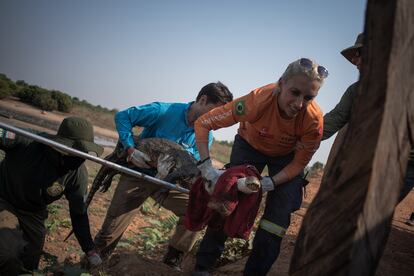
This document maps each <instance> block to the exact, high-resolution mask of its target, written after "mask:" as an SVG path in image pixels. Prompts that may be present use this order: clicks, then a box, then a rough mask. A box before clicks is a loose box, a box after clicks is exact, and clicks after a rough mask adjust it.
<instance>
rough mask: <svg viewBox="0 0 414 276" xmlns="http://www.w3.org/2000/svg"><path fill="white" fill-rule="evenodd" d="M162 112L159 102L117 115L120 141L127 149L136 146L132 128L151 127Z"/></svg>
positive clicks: (116, 122)
mask: <svg viewBox="0 0 414 276" xmlns="http://www.w3.org/2000/svg"><path fill="white" fill-rule="evenodd" d="M161 112H162V106H161V103H159V102H154V103H150V104H146V105H141V106H133V107H130V108H128V109H126V110H123V111H120V112H118V113H117V114H116V115H115V126H116V130H117V131H118V135H119V139H120V140H121V143H122V144H123V145H124V147H125V148H128V147H133V146H134V139H133V133H132V128H133V127H135V126H140V127H149V126H151V125H153V124H155V123H156V122H157V120H158V118H159V117H160V114H161Z"/></svg>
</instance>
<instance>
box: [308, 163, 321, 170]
mask: <svg viewBox="0 0 414 276" xmlns="http://www.w3.org/2000/svg"><path fill="white" fill-rule="evenodd" d="M310 170H311V171H318V170H323V163H321V162H319V161H316V162H315V163H313V165H312V167H311V168H310Z"/></svg>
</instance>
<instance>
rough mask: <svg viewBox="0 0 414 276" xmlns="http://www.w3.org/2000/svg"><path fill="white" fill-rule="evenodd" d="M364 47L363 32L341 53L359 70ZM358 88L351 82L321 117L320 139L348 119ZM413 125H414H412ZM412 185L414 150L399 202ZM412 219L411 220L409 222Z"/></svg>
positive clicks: (330, 133) (411, 153)
mask: <svg viewBox="0 0 414 276" xmlns="http://www.w3.org/2000/svg"><path fill="white" fill-rule="evenodd" d="M363 47H364V34H362V33H361V34H359V35H358V37H357V39H356V41H355V43H354V45H353V46H350V47H348V48H346V49H344V50H342V51H341V54H342V55H343V56H344V57H345V58H346V59H347V60H348V61H349V62H351V63H352V64H353V65H355V66H356V67H357V68H358V70H361V67H362V63H363V57H362V56H361V53H362V48H363ZM358 90H359V81H357V82H355V83H353V84H352V85H351V86H349V87H348V89H347V90H346V91H345V93H344V95H343V96H342V98H341V100H340V101H339V103H338V104H337V105H336V106H335V108H334V109H332V110H331V111H330V112H328V113H326V114H325V116H324V117H323V120H324V124H323V137H322V140H325V139H328V138H329V137H331V136H332V135H333V134H335V133H336V132H337V131H339V130H340V129H341V128H343V127H344V126H345V125H346V124H347V123H348V121H349V118H350V116H351V112H352V106H353V104H354V100H355V99H356V98H357V92H358ZM413 127H414V126H413ZM413 187H414V150H411V152H410V158H409V161H408V166H407V171H406V176H405V182H404V186H403V188H402V190H401V192H400V197H399V201H398V202H401V201H402V200H403V199H404V198H405V197H406V196H407V195H408V193H409V192H410V191H411V190H412V189H413ZM411 220H412V222H411ZM407 224H408V225H413V226H414V213H412V215H411V217H410V219H409V220H408V221H407Z"/></svg>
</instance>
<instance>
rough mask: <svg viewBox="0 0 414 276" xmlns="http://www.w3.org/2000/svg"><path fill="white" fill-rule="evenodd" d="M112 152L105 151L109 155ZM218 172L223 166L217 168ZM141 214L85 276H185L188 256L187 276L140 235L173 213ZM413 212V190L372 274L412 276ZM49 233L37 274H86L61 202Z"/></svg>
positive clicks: (288, 247) (101, 205) (97, 219)
mask: <svg viewBox="0 0 414 276" xmlns="http://www.w3.org/2000/svg"><path fill="white" fill-rule="evenodd" d="M3 106H8V107H10V106H14V107H15V108H16V109H18V110H20V111H21V112H26V113H27V112H29V113H30V114H32V115H33V116H34V117H47V119H49V120H57V121H61V120H62V119H63V118H64V116H65V115H64V114H54V113H51V112H47V113H42V112H41V111H40V110H38V109H36V108H33V107H30V106H27V105H25V104H23V103H19V102H17V103H16V102H15V101H11V102H10V101H4V100H1V101H0V109H1V108H2V107H3ZM0 120H1V121H5V122H8V123H11V124H15V125H18V126H20V127H32V128H38V129H40V130H44V129H41V128H39V127H38V126H34V125H31V124H25V123H22V122H17V121H15V120H12V119H11V120H10V119H5V118H2V117H0ZM95 130H96V132H97V133H99V134H100V135H103V136H105V135H107V137H111V138H113V137H116V133H114V132H113V131H110V130H106V129H101V128H95ZM110 151H111V149H110V148H106V149H105V153H106V154H107V153H109V152H110ZM216 166H217V167H220V166H221V164H219V163H216ZM87 167H88V170H89V173H90V178H89V182H90V184H91V183H92V180H93V177H94V175H95V174H96V172H97V170H98V169H99V166H98V165H97V164H93V163H92V162H89V161H87ZM319 183H320V176H319V177H318V176H317V177H316V178H313V179H311V183H310V184H309V185H308V188H307V197H306V198H305V199H304V202H303V204H302V207H301V209H300V210H298V211H297V212H295V213H294V214H293V215H292V223H291V225H290V227H289V229H288V232H287V235H286V237H285V238H284V240H283V243H282V250H281V254H280V256H279V258H278V260H277V262H276V263H275V264H274V266H273V267H272V270H271V272H270V273H269V275H288V270H289V263H290V259H291V256H292V253H293V248H294V245H295V240H296V236H297V234H298V231H299V228H300V225H301V222H302V219H303V217H304V215H305V214H306V210H307V208H308V206H309V204H310V202H311V201H312V199H313V197H314V196H315V194H316V193H317V191H318V189H319ZM115 187H116V183H114V184H113V185H112V187H111V189H110V190H109V191H108V192H107V193H104V194H102V193H97V194H96V196H95V198H94V200H93V202H92V204H91V206H90V208H89V215H90V216H89V219H90V224H91V231H92V235H93V236H94V235H95V234H96V233H97V231H98V230H99V228H100V226H101V224H102V222H103V219H104V217H105V214H106V210H107V207H108V206H109V203H110V200H111V198H112V194H113V191H114V188H115ZM144 207H145V208H143V209H141V211H140V212H137V214H136V216H135V219H134V220H133V222H132V223H131V225H130V226H129V228H128V230H127V231H126V233H125V235H124V237H123V238H122V240H121V242H120V243H119V245H118V247H117V249H116V251H115V253H114V254H113V255H112V256H111V258H109V259H108V260H106V261H105V263H104V265H103V266H102V267H101V268H99V269H95V270H93V271H89V273H91V274H93V275H188V274H189V271H190V270H191V269H192V266H193V262H194V257H193V255H191V254H190V255H188V256H187V257H186V259H185V262H184V270H185V271H186V272H178V271H174V270H172V269H170V268H169V267H167V266H165V265H163V264H162V257H163V255H164V253H165V250H166V247H167V242H166V241H167V240H168V235H171V234H172V232H169V233H168V234H166V235H167V237H164V238H161V239H158V240H157V242H156V244H155V245H151V249H148V235H147V236H146V235H145V234H144V233H145V231H144V230H147V229H148V228H151V227H154V225H157V224H156V222H159V221H164V220H165V219H166V218H169V217H171V215H172V214H171V213H170V212H169V211H167V210H165V209H160V210H158V209H156V208H152V207H148V204H147V205H146V206H144ZM412 211H414V191H412V192H411V193H410V194H409V195H408V196H407V198H406V199H405V200H404V201H402V202H401V203H400V204H399V205H398V206H397V208H396V210H395V214H394V218H393V221H392V230H391V233H390V236H389V239H388V241H387V244H386V248H385V252H384V254H383V257H382V259H381V261H380V264H379V266H378V268H377V273H376V275H378V276H386V275H414V250H413V248H414V227H410V226H407V225H406V224H405V223H404V222H405V221H406V219H407V218H408V217H409V215H410V214H411V212H412ZM46 225H47V228H48V229H49V231H48V234H47V237H46V242H45V246H44V252H45V253H44V255H43V256H42V260H41V264H40V269H41V271H42V272H43V273H44V274H47V275H53V274H54V275H80V274H81V273H86V272H88V271H87V270H86V269H83V268H81V266H80V263H81V262H82V260H81V256H82V255H83V254H82V252H81V250H80V248H79V245H78V243H77V241H76V239H75V238H74V237H73V236H72V237H71V238H70V239H69V240H68V241H67V242H63V239H64V238H65V237H66V235H67V234H68V233H69V231H70V229H71V226H70V219H69V213H68V206H67V202H66V200H65V199H61V200H59V201H57V202H55V203H53V204H52V206H50V208H49V219H48V220H47V222H46ZM245 261H246V257H244V258H242V259H240V260H238V261H235V262H233V263H228V264H226V265H224V266H221V267H218V268H217V270H216V273H215V275H242V271H243V267H244V263H245Z"/></svg>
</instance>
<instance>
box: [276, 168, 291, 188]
mask: <svg viewBox="0 0 414 276" xmlns="http://www.w3.org/2000/svg"><path fill="white" fill-rule="evenodd" d="M272 179H273V183H274V184H275V185H276V186H278V185H281V184H283V183H285V182H287V181H289V180H290V178H289V176H288V175H287V174H286V173H285V172H284V171H283V170H282V171H280V172H279V173H277V174H275V175H274V176H272Z"/></svg>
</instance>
